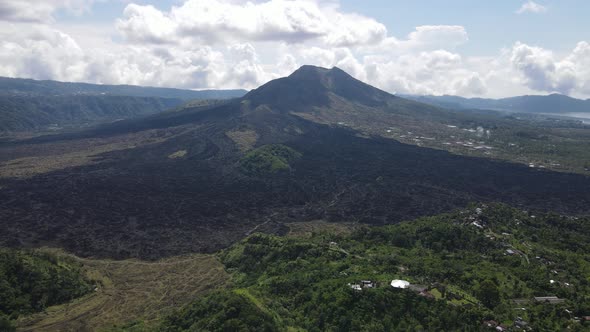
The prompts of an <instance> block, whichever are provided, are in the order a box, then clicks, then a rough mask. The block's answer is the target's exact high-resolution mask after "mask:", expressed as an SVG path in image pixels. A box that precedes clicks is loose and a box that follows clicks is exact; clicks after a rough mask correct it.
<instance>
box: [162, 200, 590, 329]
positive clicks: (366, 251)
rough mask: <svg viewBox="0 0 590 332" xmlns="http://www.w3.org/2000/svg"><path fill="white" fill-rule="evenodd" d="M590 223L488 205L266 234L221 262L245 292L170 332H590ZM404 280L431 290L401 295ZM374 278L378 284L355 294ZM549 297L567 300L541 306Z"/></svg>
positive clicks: (200, 309) (174, 324)
mask: <svg viewBox="0 0 590 332" xmlns="http://www.w3.org/2000/svg"><path fill="white" fill-rule="evenodd" d="M588 221H589V220H588V219H587V218H586V219H576V218H568V217H562V216H558V215H554V214H544V215H533V214H531V213H528V212H525V211H521V210H518V209H513V208H510V207H507V206H505V205H491V206H485V205H480V206H478V207H476V206H473V207H471V208H469V209H465V210H461V211H457V212H453V213H450V214H443V215H439V216H435V217H428V218H422V219H418V220H415V221H412V222H405V223H401V224H398V225H393V226H385V227H375V228H366V227H362V228H360V229H358V230H356V231H354V232H353V233H352V234H351V235H334V234H333V233H327V232H316V233H313V234H312V235H311V236H310V237H303V238H302V237H287V238H284V237H283V238H282V237H276V236H269V235H262V234H255V235H252V236H250V237H249V238H247V239H245V240H244V241H242V242H240V243H239V244H236V245H234V246H232V247H231V248H229V249H227V250H225V251H223V252H221V253H220V258H221V260H222V262H223V263H224V264H225V266H226V269H227V270H228V271H230V272H231V273H232V274H233V280H234V285H235V286H234V288H233V290H231V289H230V290H227V291H222V292H219V293H213V294H211V295H209V296H206V297H204V298H201V299H199V300H197V301H196V302H195V303H193V304H191V305H189V306H188V307H186V308H184V309H182V310H181V311H179V312H178V313H176V314H174V315H172V316H170V317H167V318H166V319H165V320H164V321H163V323H162V326H161V327H160V328H161V329H162V330H166V331H187V330H193V331H194V330H198V331H201V330H207V331H228V330H229V331H234V330H243V331H273V330H280V331H285V330H293V331H443V330H444V331H478V330H483V331H485V330H486V328H484V327H482V323H483V322H484V321H495V322H497V323H499V324H503V325H504V326H512V325H513V324H515V323H516V322H518V324H526V326H528V327H530V328H532V330H534V331H557V330H562V329H570V330H574V331H582V330H584V328H588V326H585V325H583V324H584V323H583V322H580V321H579V320H576V319H574V317H582V316H584V315H588V313H590V280H588V275H590V260H589V259H590V256H589V254H588V252H590V247H589V243H590V231H588V230H587V227H585V225H586V224H587V222H588ZM392 279H403V280H407V281H409V282H410V283H411V284H413V285H419V286H416V288H419V289H411V288H410V289H394V288H392V287H391V286H390V285H389V283H390V282H391V280H392ZM362 280H366V281H371V282H373V283H375V284H376V286H375V287H372V288H363V289H362V290H355V289H352V288H351V286H350V285H353V284H361V281H362ZM551 280H552V281H551ZM547 296H556V297H558V298H559V299H561V300H559V301H562V300H563V303H559V304H550V303H546V302H536V301H535V300H534V297H547ZM517 303H518V304H517ZM521 308H524V309H521ZM230 319H236V320H237V321H236V322H235V324H239V325H232V324H233V323H232V324H230V323H228V320H230ZM271 322H272V324H271ZM586 324H587V323H586ZM232 326H233V327H235V329H232ZM238 326H239V328H238ZM490 330H492V329H490Z"/></svg>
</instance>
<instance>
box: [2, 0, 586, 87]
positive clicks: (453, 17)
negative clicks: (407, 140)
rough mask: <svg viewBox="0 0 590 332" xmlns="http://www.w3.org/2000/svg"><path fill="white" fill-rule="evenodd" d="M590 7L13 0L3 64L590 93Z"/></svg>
mask: <svg viewBox="0 0 590 332" xmlns="http://www.w3.org/2000/svg"><path fill="white" fill-rule="evenodd" d="M587 17H590V1H584V0H560V1H556V0H534V1H533V0H496V1H467V0H445V1H435V0H414V1H399V0H390V1H386V0H372V1H370V0H368V1H358V0H357V1H354V0H298V1H291V0H256V1H242V0H166V1H155V0H135V1H133V0H0V31H1V32H0V34H3V36H2V39H0V59H1V60H2V61H0V75H4V76H14V77H31V78H39V79H56V80H70V81H86V82H95V83H126V84H141V85H156V86H174V87H180V88H191V89H205V88H247V89H249V88H254V87H256V86H258V85H260V84H262V83H264V82H266V81H268V80H270V79H273V78H277V77H280V76H283V75H287V74H288V73H289V72H290V71H292V70H294V69H296V68H297V67H298V66H300V65H303V64H315V65H321V66H327V67H329V66H338V67H340V68H342V69H344V70H346V71H348V72H349V73H351V74H352V75H354V76H356V77H357V78H359V79H361V80H364V81H367V82H368V83H370V84H373V85H376V86H378V87H380V88H382V89H384V90H387V91H390V92H393V93H398V92H399V93H414V94H437V95H440V94H457V95H464V96H482V97H504V96H510V95H515V94H547V93H554V92H557V93H563V94H568V95H572V96H576V97H581V98H588V97H590V44H589V42H590V35H589V34H590V23H589V22H590V20H588V19H587ZM41 54H42V56H39V55H41ZM15 55H16V56H15ZM19 55H20V56H19Z"/></svg>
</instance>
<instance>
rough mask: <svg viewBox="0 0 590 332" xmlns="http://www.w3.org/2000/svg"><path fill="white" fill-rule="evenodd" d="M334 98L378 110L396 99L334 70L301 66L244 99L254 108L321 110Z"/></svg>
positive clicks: (335, 68) (336, 69)
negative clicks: (317, 108) (270, 106)
mask: <svg viewBox="0 0 590 332" xmlns="http://www.w3.org/2000/svg"><path fill="white" fill-rule="evenodd" d="M330 95H336V96H339V97H342V98H344V99H348V100H350V101H353V102H357V103H360V104H364V105H370V106H379V105H383V104H385V101H386V100H388V99H391V98H396V97H394V96H393V95H391V94H389V93H387V92H385V91H382V90H379V89H377V88H375V87H372V86H370V85H368V84H365V83H363V82H361V81H359V80H357V79H356V78H354V77H352V76H351V75H349V74H348V73H346V72H345V71H344V70H342V69H340V68H338V67H332V68H331V69H328V68H323V67H317V66H312V65H304V66H301V67H300V68H299V69H297V70H296V71H294V72H293V73H292V74H291V75H289V76H287V77H284V78H279V79H276V80H273V81H270V82H268V83H266V84H265V85H263V86H261V87H259V88H258V89H255V90H252V91H251V92H250V93H248V94H247V95H246V96H245V97H244V98H245V99H248V100H251V101H253V102H254V104H269V105H274V106H279V107H281V108H290V109H292V108H293V107H301V106H306V105H315V106H321V105H326V104H328V103H329V102H330Z"/></svg>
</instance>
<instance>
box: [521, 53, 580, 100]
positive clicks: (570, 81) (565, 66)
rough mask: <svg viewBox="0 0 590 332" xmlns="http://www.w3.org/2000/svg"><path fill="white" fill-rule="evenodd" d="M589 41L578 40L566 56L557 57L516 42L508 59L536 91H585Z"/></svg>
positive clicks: (524, 80)
mask: <svg viewBox="0 0 590 332" xmlns="http://www.w3.org/2000/svg"><path fill="white" fill-rule="evenodd" d="M588 56H590V44H588V43H587V42H580V43H578V45H577V46H576V48H575V49H574V50H573V51H572V52H571V53H570V54H569V55H568V56H566V57H564V58H562V59H557V58H556V57H555V55H554V54H553V52H551V51H548V50H545V49H543V48H540V47H535V46H529V45H526V44H523V43H520V42H517V43H516V44H515V45H514V46H513V48H512V52H511V58H510V61H511V63H512V65H513V66H514V67H515V68H516V70H517V71H518V72H519V73H520V74H521V77H522V80H523V82H524V84H526V85H527V86H528V87H530V88H531V89H533V90H536V91H543V92H558V93H562V94H571V93H574V92H575V93H587V92H588V91H587V88H588V85H589V84H590V70H589V69H588V65H590V60H589V58H588Z"/></svg>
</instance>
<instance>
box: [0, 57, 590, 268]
mask: <svg viewBox="0 0 590 332" xmlns="http://www.w3.org/2000/svg"><path fill="white" fill-rule="evenodd" d="M474 121H480V120H478V118H469V117H467V118H466V117H465V115H463V114H462V113H461V112H454V111H450V110H444V109H440V108H437V107H433V106H430V105H426V104H422V103H418V102H414V101H410V100H406V99H403V98H399V97H396V96H393V95H390V94H388V93H386V92H384V91H381V90H378V89H376V88H373V87H371V86H369V85H367V84H365V83H362V82H360V81H358V80H356V79H354V78H352V77H351V76H349V75H348V74H346V73H345V72H343V71H342V70H340V69H338V68H333V69H325V68H318V67H311V66H304V67H302V68H300V69H299V70H297V71H296V72H294V73H293V74H292V75H290V76H289V77H286V78H282V79H278V80H274V81H271V82H269V83H267V84H265V85H263V86H261V87H260V88H258V89H255V90H253V91H251V92H249V93H248V94H247V95H245V96H244V97H243V98H240V99H234V100H228V101H226V102H223V103H220V104H216V105H208V106H204V107H188V108H186V109H184V110H179V111H175V112H164V113H161V114H156V115H153V116H150V117H147V118H141V119H135V120H125V121H119V122H116V123H113V124H108V125H103V126H101V127H98V128H95V129H91V130H87V131H82V132H80V133H75V134H62V135H53V136H45V137H40V138H37V139H33V140H23V141H17V142H11V143H5V144H3V145H1V146H0V162H1V163H2V164H3V167H2V168H1V172H0V175H1V176H2V178H1V180H0V186H1V187H0V198H1V199H0V202H1V203H0V218H1V219H2V220H6V222H5V223H3V224H2V225H1V226H0V227H2V229H1V232H0V234H1V235H0V243H2V245H6V246H15V247H30V246H40V245H51V246H59V247H63V248H66V249H67V250H69V251H71V252H74V253H76V254H79V255H83V256H101V257H115V258H124V257H140V258H147V259H155V258H160V257H164V256H170V255H176V254H181V253H188V252H199V251H200V252H211V251H214V250H217V249H219V248H222V247H226V246H228V245H230V244H231V243H234V242H235V241H237V240H238V239H240V238H242V237H244V236H246V235H248V234H251V233H252V232H255V231H262V232H269V233H278V234H281V233H282V232H284V231H285V227H284V223H286V222H294V221H309V220H317V219H323V220H328V221H333V222H343V221H348V222H360V223H370V224H388V223H396V222H399V221H401V220H407V219H411V218H414V217H418V216H423V215H431V214H434V213H438V212H442V211H448V210H451V209H454V208H457V207H463V206H465V204H467V203H468V202H471V201H502V202H506V203H511V204H513V205H518V206H524V207H527V208H538V209H553V210H555V211H562V212H567V213H587V212H589V206H590V204H589V203H590V193H589V192H588V190H587V188H588V187H589V186H590V179H589V178H588V177H585V176H581V175H575V174H564V173H556V172H551V171H543V170H537V169H531V168H529V167H526V166H523V165H519V164H513V163H506V162H501V161H494V160H490V159H485V158H474V157H466V156H461V155H456V154H451V153H449V152H446V151H440V150H433V149H430V148H425V147H421V146H418V145H410V144H403V143H400V142H398V141H396V140H393V139H391V138H388V137H383V136H379V135H376V134H373V132H376V130H377V131H381V130H382V129H381V127H380V126H381V125H383V124H386V125H387V124H390V123H397V124H398V125H400V126H410V127H411V126H422V127H428V126H432V127H434V128H439V126H440V127H444V126H446V124H448V123H468V122H471V123H473V122H474ZM371 123H373V124H376V125H375V126H376V127H368V126H369V124H371ZM375 128H377V129H375ZM404 128H406V127H404ZM31 160H32V161H33V162H32V163H31ZM27 165H30V166H27Z"/></svg>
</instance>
